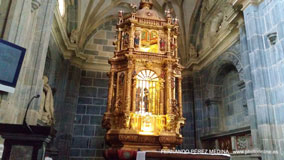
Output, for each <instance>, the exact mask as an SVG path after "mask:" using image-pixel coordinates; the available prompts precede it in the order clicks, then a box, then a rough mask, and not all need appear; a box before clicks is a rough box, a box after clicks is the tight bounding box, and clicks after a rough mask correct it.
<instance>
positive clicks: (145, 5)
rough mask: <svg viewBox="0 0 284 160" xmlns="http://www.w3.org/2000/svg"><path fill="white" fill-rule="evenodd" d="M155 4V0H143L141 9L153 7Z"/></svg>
mask: <svg viewBox="0 0 284 160" xmlns="http://www.w3.org/2000/svg"><path fill="white" fill-rule="evenodd" d="M152 6H153V1H152V0H141V1H140V7H139V8H140V9H142V8H149V9H151V8H152Z"/></svg>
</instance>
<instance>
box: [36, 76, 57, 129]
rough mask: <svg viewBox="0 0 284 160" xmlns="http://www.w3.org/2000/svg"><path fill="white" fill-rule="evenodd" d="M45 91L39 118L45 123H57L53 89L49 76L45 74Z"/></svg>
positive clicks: (42, 95) (42, 96)
mask: <svg viewBox="0 0 284 160" xmlns="http://www.w3.org/2000/svg"><path fill="white" fill-rule="evenodd" d="M43 83H44V84H43V91H42V94H41V101H40V112H39V120H40V121H41V122H42V123H44V124H45V125H49V126H52V125H54V124H55V119H54V104H53V95H52V89H51V87H50V86H49V84H48V78H47V76H43Z"/></svg>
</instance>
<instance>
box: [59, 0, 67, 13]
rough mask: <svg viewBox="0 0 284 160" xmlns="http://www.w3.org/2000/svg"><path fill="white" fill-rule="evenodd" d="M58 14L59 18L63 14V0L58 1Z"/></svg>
mask: <svg viewBox="0 0 284 160" xmlns="http://www.w3.org/2000/svg"><path fill="white" fill-rule="evenodd" d="M58 6H59V13H60V15H61V16H64V14H65V0H58Z"/></svg>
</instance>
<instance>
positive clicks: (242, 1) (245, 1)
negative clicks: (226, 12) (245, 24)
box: [228, 0, 263, 11]
mask: <svg viewBox="0 0 284 160" xmlns="http://www.w3.org/2000/svg"><path fill="white" fill-rule="evenodd" d="M262 1H263V0H229V1H228V2H229V3H230V4H232V5H233V6H242V7H241V10H242V11H243V10H245V9H246V8H247V7H248V6H249V5H258V4H260V3H261V2H262Z"/></svg>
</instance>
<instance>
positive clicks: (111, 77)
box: [106, 71, 114, 112]
mask: <svg viewBox="0 0 284 160" xmlns="http://www.w3.org/2000/svg"><path fill="white" fill-rule="evenodd" d="M113 82H114V72H113V71H111V72H110V73H109V85H108V86H109V89H108V99H107V109H106V111H107V112H110V109H111V105H112V104H111V102H112V99H113V85H114V83H113Z"/></svg>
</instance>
